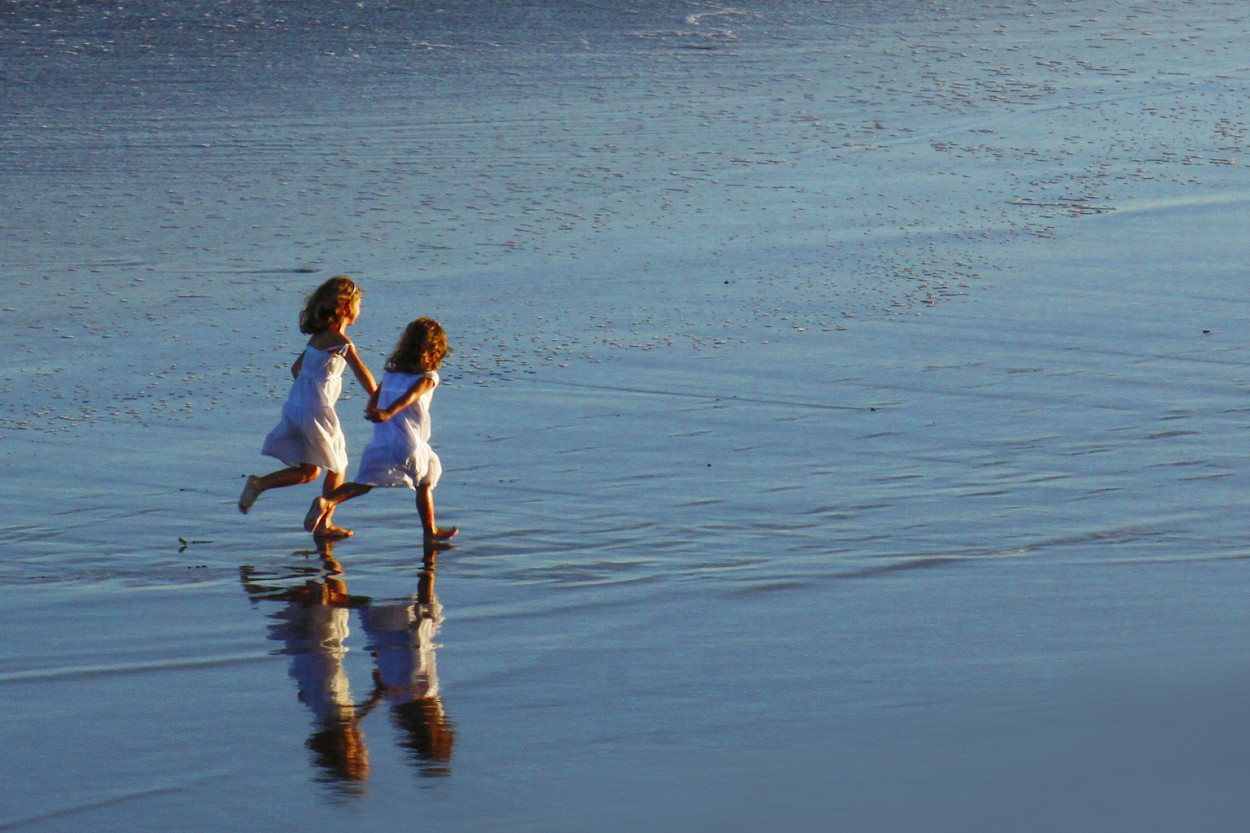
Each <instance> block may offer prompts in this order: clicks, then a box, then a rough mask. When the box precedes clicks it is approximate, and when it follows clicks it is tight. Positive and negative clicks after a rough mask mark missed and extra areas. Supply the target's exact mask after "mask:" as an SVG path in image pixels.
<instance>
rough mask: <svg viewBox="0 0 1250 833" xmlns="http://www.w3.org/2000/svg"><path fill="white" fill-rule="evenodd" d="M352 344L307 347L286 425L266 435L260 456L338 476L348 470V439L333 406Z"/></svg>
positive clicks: (285, 411)
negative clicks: (322, 347) (345, 355)
mask: <svg viewBox="0 0 1250 833" xmlns="http://www.w3.org/2000/svg"><path fill="white" fill-rule="evenodd" d="M347 349H348V345H346V344H343V345H340V346H338V347H332V348H330V349H329V350H319V349H317V348H316V347H313V346H312V345H311V344H310V345H308V347H306V348H305V349H304V361H303V363H302V364H301V365H300V370H299V375H298V376H296V377H295V382H294V383H293V384H292V385H291V392H290V394H288V396H287V399H286V404H285V405H283V406H282V421H281V422H279V423H278V426H277V427H276V428H274V429H273V430H272V431H270V432H269V436H267V437H265V444H264V446H262V447H261V453H262V454H267V455H269V456H270V457H277V458H278V459H279V460H281V461H282V462H283V463H285V464H287V465H288V466H298V465H299V464H301V463H312V464H313V465H314V466H320V467H321V468H323V469H329V470H330V471H334V472H345V471H347V441H346V439H345V438H344V437H343V428H342V426H341V425H339V418H338V414H336V413H335V412H334V404H335V403H336V402H338V399H339V395H340V394H341V393H342V392H343V370H344V369H345V368H346V367H347V359H346V358H344V355H343V354H345V353H346V352H347Z"/></svg>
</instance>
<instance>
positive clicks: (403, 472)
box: [304, 318, 458, 543]
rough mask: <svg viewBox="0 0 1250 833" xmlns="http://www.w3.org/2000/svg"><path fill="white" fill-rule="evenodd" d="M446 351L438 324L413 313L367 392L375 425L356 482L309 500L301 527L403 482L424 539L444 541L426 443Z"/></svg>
mask: <svg viewBox="0 0 1250 833" xmlns="http://www.w3.org/2000/svg"><path fill="white" fill-rule="evenodd" d="M446 355H447V335H446V333H444V332H443V327H442V325H441V324H439V323H438V322H437V321H435V320H434V319H432V318H418V319H417V320H416V321H413V322H412V323H411V324H409V325H408V327H407V328H406V329H405V330H404V334H403V335H402V336H401V337H400V339H399V344H398V345H397V346H396V347H395V352H394V353H392V354H391V357H390V358H389V359H387V361H386V373H385V374H384V375H383V376H382V386H381V387H380V388H378V390H377V392H375V393H374V394H373V396H371V397H370V398H369V405H368V408H367V409H366V410H365V417H366V418H367V419H368V420H369V421H370V422H373V423H376V425H375V427H374V429H373V439H372V440H370V441H369V445H367V446H366V447H365V450H364V452H363V453H362V454H361V456H360V470H359V471H358V472H357V473H356V480H355V482H352V483H344V484H343V485H342V486H340V487H338V488H337V489H335V490H334V491H333V492H330V493H323V495H322V497H319V498H317V499H316V500H314V501H313V504H312V507H311V508H310V509H309V510H308V514H307V515H306V516H305V517H304V529H307V530H315V529H317V528H319V527H320V526H321V525H323V524H324V523H326V520H325V519H326V518H327V517H329V516H330V514H331V513H332V512H334V508H335V507H336V506H338V505H339V504H340V503H342V502H343V501H345V500H351V499H352V498H354V497H360V496H361V495H363V494H366V493H368V492H370V491H372V489H373V487H374V486H407V487H408V488H409V489H414V490H415V491H416V493H417V513H418V514H419V515H420V516H421V527H422V529H423V531H424V532H425V540H426V541H427V542H431V543H432V542H438V541H446V540H447V539H449V538H451V537H452V536H453V535H455V534H456V532H457V531H458V530H457V528H456V527H454V526H453V527H440V526H439V525H438V524H437V523H435V521H434V487H435V486H437V485H438V480H439V477H441V476H442V473H443V466H442V464H441V463H440V462H439V459H438V455H437V454H435V453H434V450H433V449H432V448H430V443H429V440H430V400H431V399H433V398H434V389H435V388H436V387H437V386H438V373H437V371H438V368H439V366H440V365H441V364H442V363H443V357H444V356H446Z"/></svg>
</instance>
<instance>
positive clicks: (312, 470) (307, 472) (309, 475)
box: [299, 463, 321, 483]
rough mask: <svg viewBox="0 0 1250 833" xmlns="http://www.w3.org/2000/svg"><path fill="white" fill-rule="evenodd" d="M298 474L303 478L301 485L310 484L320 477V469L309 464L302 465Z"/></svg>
mask: <svg viewBox="0 0 1250 833" xmlns="http://www.w3.org/2000/svg"><path fill="white" fill-rule="evenodd" d="M299 474H300V477H302V478H303V480H302V481H301V482H302V483H311V482H313V481H314V480H316V479H317V478H318V477H320V476H321V468H320V467H319V466H314V465H312V464H311V463H304V464H303V465H301V466H300V467H299Z"/></svg>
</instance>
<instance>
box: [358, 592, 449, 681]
mask: <svg viewBox="0 0 1250 833" xmlns="http://www.w3.org/2000/svg"><path fill="white" fill-rule="evenodd" d="M442 609H443V606H442V605H441V604H439V603H438V602H437V601H435V602H433V603H431V604H421V603H420V602H416V601H415V600H414V602H411V603H409V604H389V605H370V606H369V607H367V608H363V609H362V610H361V611H360V619H361V623H362V624H363V625H364V629H365V633H366V634H367V635H368V638H369V644H368V647H367V650H368V651H369V652H370V653H372V654H373V655H374V656H375V657H376V659H377V670H378V682H379V683H380V684H381V686H382V690H383V693H384V694H385V696H386V697H387V699H389V700H391V701H392V702H396V703H403V702H407V701H409V700H424V699H428V698H434V697H437V696H438V671H437V670H436V668H435V664H434V649H435V648H436V647H438V646H436V645H435V644H434V636H435V634H437V633H438V626H439V625H440V624H441V623H442V621H443V619H442V615H441V614H442Z"/></svg>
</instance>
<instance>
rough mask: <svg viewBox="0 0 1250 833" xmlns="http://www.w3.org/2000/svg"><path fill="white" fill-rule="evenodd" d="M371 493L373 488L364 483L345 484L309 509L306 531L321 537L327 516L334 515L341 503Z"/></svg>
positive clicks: (305, 525) (313, 503)
mask: <svg viewBox="0 0 1250 833" xmlns="http://www.w3.org/2000/svg"><path fill="white" fill-rule="evenodd" d="M371 491H373V487H372V486H366V485H365V484H364V483H344V484H343V485H341V486H339V487H338V488H337V489H335V490H334V491H332V492H330V494H328V495H326V496H325V497H319V498H317V499H316V500H314V501H313V502H312V506H310V507H309V508H308V514H307V515H305V516H304V529H306V530H308V531H309V532H311V533H313V534H314V535H321V534H322V533H321V532H320V530H321V529H322V528H323V527H324V525H325V521H326V516H327V515H329V514H331V513H333V512H334V509H335V508H336V507H337V506H338V505H339V504H340V503H342V502H343V501H345V500H351V499H352V498H354V497H360V496H361V495H365V494H368V493H369V492H371ZM336 528H341V527H336ZM349 534H350V533H349Z"/></svg>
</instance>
